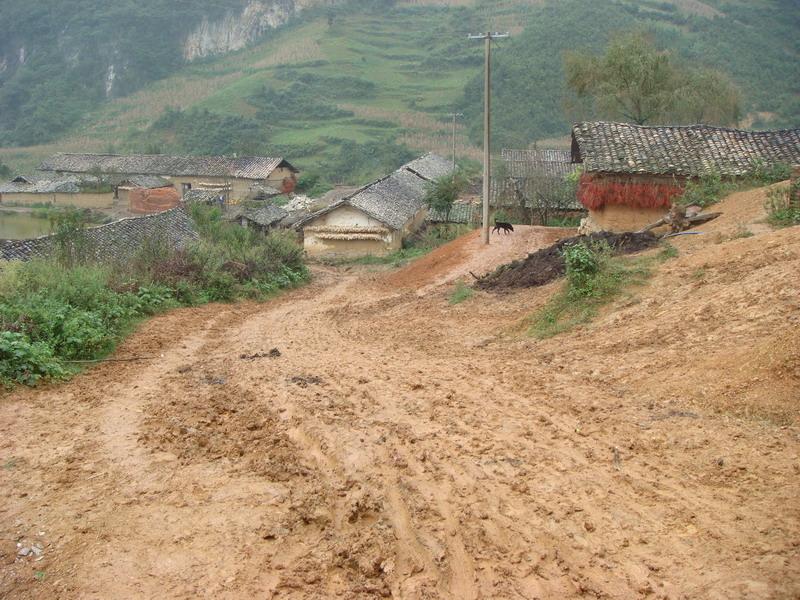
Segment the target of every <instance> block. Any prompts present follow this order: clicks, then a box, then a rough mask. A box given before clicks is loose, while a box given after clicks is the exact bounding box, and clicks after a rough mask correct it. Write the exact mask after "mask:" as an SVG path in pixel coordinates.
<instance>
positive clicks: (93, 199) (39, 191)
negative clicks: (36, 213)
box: [0, 175, 114, 208]
mask: <svg viewBox="0 0 800 600" xmlns="http://www.w3.org/2000/svg"><path fill="white" fill-rule="evenodd" d="M97 183H98V182H97V181H96V180H94V179H91V178H89V179H82V178H79V177H76V176H57V175H52V176H48V177H31V176H18V177H15V178H14V179H12V180H11V181H9V182H8V183H3V184H0V203H3V202H5V203H7V204H12V203H13V204H18V205H31V204H53V205H55V206H75V207H78V208H111V207H112V206H113V205H114V192H113V190H112V189H111V188H108V190H102V189H101V188H100V187H98V185H97Z"/></svg>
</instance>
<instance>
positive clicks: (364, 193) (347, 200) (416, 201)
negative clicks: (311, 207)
mask: <svg viewBox="0 0 800 600" xmlns="http://www.w3.org/2000/svg"><path fill="white" fill-rule="evenodd" d="M450 173H452V163H451V162H450V161H448V160H446V159H444V158H442V157H441V156H438V155H436V154H432V153H429V154H426V155H424V156H421V157H420V158H417V159H415V160H412V161H411V162H410V163H406V164H405V165H403V166H402V167H400V168H399V169H397V170H396V171H395V172H393V173H391V174H390V175H387V176H386V177H384V178H382V179H378V180H377V181H374V182H372V183H370V184H368V185H365V186H364V187H362V188H360V189H358V190H357V191H356V192H354V193H352V194H350V195H348V196H345V197H344V198H342V199H341V200H337V201H336V202H333V203H332V204H331V205H330V206H328V207H327V208H324V209H322V210H319V211H317V212H315V213H312V214H310V215H308V216H307V217H305V218H303V219H300V220H299V221H297V222H296V223H295V224H294V225H293V226H294V227H302V226H303V225H305V224H306V223H308V222H309V221H311V220H313V219H315V218H317V217H319V216H321V215H324V214H326V213H329V212H331V211H333V210H335V209H337V208H339V207H340V206H343V205H349V206H352V207H354V208H357V209H359V210H361V211H363V212H364V213H366V214H367V215H369V216H370V217H372V218H373V219H376V220H377V221H380V222H381V223H383V224H384V225H388V226H389V227H390V228H391V229H395V230H397V229H402V227H403V226H404V225H405V224H406V223H407V222H408V221H409V220H411V219H412V218H413V217H414V215H416V214H417V213H418V212H419V211H420V210H421V209H422V208H424V207H425V196H426V194H427V191H428V186H429V184H430V183H432V182H433V181H435V180H436V179H438V178H440V177H444V176H446V175H449V174H450Z"/></svg>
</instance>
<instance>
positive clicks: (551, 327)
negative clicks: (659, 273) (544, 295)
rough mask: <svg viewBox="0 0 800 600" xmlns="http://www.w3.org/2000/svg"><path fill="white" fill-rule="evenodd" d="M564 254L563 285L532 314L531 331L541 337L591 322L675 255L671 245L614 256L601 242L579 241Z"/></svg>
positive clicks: (551, 335)
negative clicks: (649, 252)
mask: <svg viewBox="0 0 800 600" xmlns="http://www.w3.org/2000/svg"><path fill="white" fill-rule="evenodd" d="M563 254H564V261H565V263H566V282H565V284H564V286H563V288H562V289H561V290H560V291H558V292H557V293H556V294H555V295H554V296H553V297H552V298H551V299H550V300H549V301H548V302H547V304H546V305H545V306H544V307H543V308H542V309H541V310H539V311H538V312H537V313H536V314H534V315H533V316H532V317H531V318H530V326H529V333H530V334H531V335H533V336H535V337H538V338H540V339H544V338H549V337H553V336H555V335H558V334H560V333H563V332H565V331H569V330H570V329H572V328H573V327H576V326H578V325H582V324H584V323H588V322H589V321H591V320H592V318H594V317H595V315H597V313H598V311H599V309H600V308H601V307H602V306H604V305H606V304H608V303H609V302H611V301H612V300H613V299H615V298H617V297H619V296H620V295H622V294H623V293H624V292H625V291H626V290H627V289H629V288H631V287H633V286H637V285H642V284H644V283H645V282H646V281H647V279H648V278H649V277H650V276H651V274H652V271H653V268H654V267H655V266H656V265H657V264H658V263H660V262H662V261H664V260H666V259H667V258H669V257H670V256H673V253H672V252H669V251H668V249H665V251H662V252H660V253H659V254H657V255H655V256H637V257H626V256H615V255H614V254H613V252H612V251H611V249H610V248H609V246H608V245H607V244H603V243H602V242H601V243H597V244H591V243H585V242H578V243H575V244H572V245H569V246H566V247H565V248H564V250H563Z"/></svg>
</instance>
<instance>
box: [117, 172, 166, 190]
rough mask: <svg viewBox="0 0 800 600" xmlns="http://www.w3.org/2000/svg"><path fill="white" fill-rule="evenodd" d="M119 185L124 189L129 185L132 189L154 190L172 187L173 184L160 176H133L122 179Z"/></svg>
mask: <svg viewBox="0 0 800 600" xmlns="http://www.w3.org/2000/svg"><path fill="white" fill-rule="evenodd" d="M118 185H120V186H122V187H124V186H126V185H127V186H130V187H137V188H145V189H148V190H154V189H158V188H162V187H167V186H170V185H172V183H170V182H169V181H167V180H166V179H164V178H163V177H159V176H158V175H132V176H131V177H125V178H124V179H122V180H121V181H120V182H119V184H118Z"/></svg>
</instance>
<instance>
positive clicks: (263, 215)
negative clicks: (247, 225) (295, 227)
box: [241, 204, 289, 227]
mask: <svg viewBox="0 0 800 600" xmlns="http://www.w3.org/2000/svg"><path fill="white" fill-rule="evenodd" d="M288 214H289V212H288V211H286V210H284V209H283V208H281V207H280V206H275V205H273V204H266V205H264V206H260V207H259V208H245V209H244V210H242V212H241V217H242V218H244V219H247V220H248V221H252V222H253V223H255V224H257V225H261V226H262V227H269V226H270V225H274V224H275V223H277V222H278V221H280V220H281V219H283V218H284V217H286V216H287V215H288Z"/></svg>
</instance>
